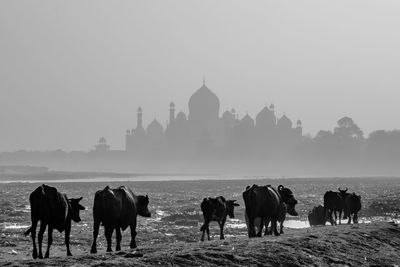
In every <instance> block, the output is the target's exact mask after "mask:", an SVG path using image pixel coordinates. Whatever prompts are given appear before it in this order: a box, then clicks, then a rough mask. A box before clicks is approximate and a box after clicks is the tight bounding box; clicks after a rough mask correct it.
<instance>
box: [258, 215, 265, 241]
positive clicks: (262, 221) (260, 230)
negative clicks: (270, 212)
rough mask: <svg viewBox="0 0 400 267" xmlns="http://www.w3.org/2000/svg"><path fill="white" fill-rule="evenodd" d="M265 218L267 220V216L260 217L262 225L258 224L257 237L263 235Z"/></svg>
mask: <svg viewBox="0 0 400 267" xmlns="http://www.w3.org/2000/svg"><path fill="white" fill-rule="evenodd" d="M264 220H265V218H263V217H261V218H260V225H259V226H258V231H257V237H261V236H262V230H263V227H264Z"/></svg>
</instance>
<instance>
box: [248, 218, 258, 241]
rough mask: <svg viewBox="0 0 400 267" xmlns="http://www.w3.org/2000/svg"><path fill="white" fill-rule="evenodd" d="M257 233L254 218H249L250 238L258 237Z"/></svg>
mask: <svg viewBox="0 0 400 267" xmlns="http://www.w3.org/2000/svg"><path fill="white" fill-rule="evenodd" d="M255 232H256V231H255V229H254V218H253V217H249V229H248V234H249V238H250V237H254V236H256V233H255Z"/></svg>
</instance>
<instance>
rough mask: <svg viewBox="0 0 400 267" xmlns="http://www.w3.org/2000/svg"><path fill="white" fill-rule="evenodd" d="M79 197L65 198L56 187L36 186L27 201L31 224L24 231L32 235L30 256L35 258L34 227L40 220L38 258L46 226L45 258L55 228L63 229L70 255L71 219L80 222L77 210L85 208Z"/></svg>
mask: <svg viewBox="0 0 400 267" xmlns="http://www.w3.org/2000/svg"><path fill="white" fill-rule="evenodd" d="M81 200H82V197H80V198H67V195H65V194H61V193H60V192H58V191H57V189H56V188H54V187H51V186H48V185H44V184H43V185H41V186H39V187H38V188H36V189H35V190H34V191H33V192H32V193H31V194H30V196H29V203H30V206H31V221H32V226H31V227H30V228H29V229H28V230H27V231H26V232H25V235H26V236H27V235H28V234H29V233H30V234H31V237H32V242H33V252H32V257H33V258H34V259H37V257H38V254H37V248H36V241H35V238H36V227H37V224H38V222H39V221H40V229H39V234H38V243H39V258H40V259H43V254H42V241H43V234H44V231H45V230H46V227H47V226H48V237H47V250H46V254H45V258H48V257H49V255H50V246H51V244H52V242H53V230H54V229H56V230H57V231H59V232H60V233H61V232H63V231H65V245H66V247H67V256H72V254H71V250H70V249H69V235H70V232H71V220H72V221H74V222H77V223H78V222H80V221H81V218H80V216H79V212H80V211H81V210H84V209H85V208H84V207H83V206H82V205H81V204H79V201H81Z"/></svg>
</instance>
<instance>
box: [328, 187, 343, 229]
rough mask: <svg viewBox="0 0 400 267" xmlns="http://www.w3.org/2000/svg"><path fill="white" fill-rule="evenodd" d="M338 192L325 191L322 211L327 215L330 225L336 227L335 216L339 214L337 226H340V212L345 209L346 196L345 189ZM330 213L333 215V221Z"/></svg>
mask: <svg viewBox="0 0 400 267" xmlns="http://www.w3.org/2000/svg"><path fill="white" fill-rule="evenodd" d="M338 190H339V192H333V191H327V192H326V193H325V195H324V209H325V214H328V216H329V220H330V223H331V225H336V224H337V223H336V220H337V214H336V212H337V211H338V212H339V224H342V221H341V218H342V212H343V211H344V208H345V199H346V197H347V195H349V194H348V193H347V188H346V189H345V190H341V189H340V187H339V188H338ZM332 213H334V214H335V221H334V220H333V217H332Z"/></svg>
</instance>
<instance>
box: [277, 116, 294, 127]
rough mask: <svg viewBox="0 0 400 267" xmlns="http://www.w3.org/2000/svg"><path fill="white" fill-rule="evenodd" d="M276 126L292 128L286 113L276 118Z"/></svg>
mask: <svg viewBox="0 0 400 267" xmlns="http://www.w3.org/2000/svg"><path fill="white" fill-rule="evenodd" d="M278 126H279V127H282V128H292V121H291V120H290V119H289V118H288V117H286V115H283V116H282V117H281V118H280V119H279V120H278Z"/></svg>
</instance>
